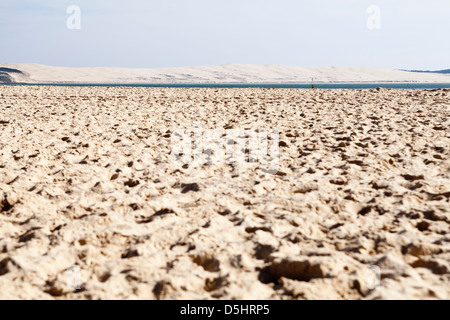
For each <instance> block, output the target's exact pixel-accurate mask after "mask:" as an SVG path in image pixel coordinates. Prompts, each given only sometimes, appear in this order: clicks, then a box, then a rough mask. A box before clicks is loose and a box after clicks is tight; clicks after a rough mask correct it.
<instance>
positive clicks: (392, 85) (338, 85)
mask: <svg viewBox="0 0 450 320" xmlns="http://www.w3.org/2000/svg"><path fill="white" fill-rule="evenodd" d="M0 85H4V86H39V87H45V86H50V87H129V88H216V89H220V88H223V89H233V88H235V89H245V88H262V89H311V88H312V84H311V83H149V84H147V83H135V84H132V83H0ZM314 88H315V89H376V88H384V89H418V90H420V89H430V90H432V89H450V83H417V82H373V83H367V82H334V83H325V82H317V83H314Z"/></svg>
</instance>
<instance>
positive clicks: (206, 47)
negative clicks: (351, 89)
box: [0, 0, 450, 71]
mask: <svg viewBox="0 0 450 320" xmlns="http://www.w3.org/2000/svg"><path fill="white" fill-rule="evenodd" d="M70 6H77V7H79V8H80V10H81V12H80V16H79V17H80V19H79V20H80V29H77V28H75V29H70V28H68V26H67V24H68V19H71V16H72V13H68V12H67V9H68V8H69V7H70ZM373 6H376V8H378V9H379V10H380V11H379V13H380V14H379V19H378V23H379V26H378V27H377V28H374V29H370V28H369V27H368V25H367V24H368V21H369V20H370V19H372V17H373V14H374V11H371V10H370V9H369V8H373ZM368 9H369V11H368ZM448 16H450V3H449V2H446V1H444V0H436V1H433V3H432V4H429V3H423V1H419V0H409V1H407V0H399V1H396V2H395V3H393V2H392V1H389V0H378V1H377V0H370V1H367V0H346V1H336V0H334V1H333V0H321V1H316V2H306V1H293V0H281V1H279V2H277V3H276V5H275V4H273V3H271V2H269V1H266V0H263V1H256V0H246V1H243V2H242V1H237V0H231V1H227V2H226V3H212V2H211V1H206V0H193V1H190V2H189V3H187V2H186V1H181V0H172V1H166V2H164V3H153V2H148V1H143V0H130V1H128V2H127V3H123V2H122V1H118V0H109V1H106V0H97V1H87V0H69V1H68V0H60V1H56V0H47V1H45V0H23V1H20V2H18V1H13V0H2V1H1V3H0V34H1V35H2V51H1V52H0V62H1V63H36V64H43V65H50V66H63V67H123V68H170V67H186V66H212V65H227V64H251V65H283V66H298V67H320V66H324V67H331V66H336V67H341V66H354V67H368V68H386V69H396V70H405V69H406V70H430V71H437V70H445V69H449V68H450V55H449V53H450V43H449V42H448V41H445V39H446V31H448V30H450V20H449V19H448Z"/></svg>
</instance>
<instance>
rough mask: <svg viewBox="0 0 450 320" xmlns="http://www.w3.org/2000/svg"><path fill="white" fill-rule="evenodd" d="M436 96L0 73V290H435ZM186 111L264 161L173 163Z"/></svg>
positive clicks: (445, 138) (418, 295) (441, 292)
mask: <svg viewBox="0 0 450 320" xmlns="http://www.w3.org/2000/svg"><path fill="white" fill-rule="evenodd" d="M449 98H450V91H449V90H431V91H419V90H388V89H375V90H272V89H162V88H161V89H158V88H118V87H117V88H94V87H84V88H80V87H70V88H69V87H20V86H13V87H0V298H1V299H17V298H18V299H286V300H289V299H391V298H400V299H450V233H449V231H450V228H449V223H450V205H449V198H450V130H449V125H450V104H449ZM196 122H197V123H199V122H200V123H201V125H202V128H203V129H204V130H207V129H225V128H228V129H230V128H235V129H236V128H248V129H250V128H257V129H260V130H261V129H267V130H269V129H270V130H271V129H274V128H277V129H279V130H280V132H281V134H280V140H281V142H280V146H281V147H280V169H279V172H278V173H277V174H276V175H273V174H268V173H265V172H264V171H262V170H261V168H258V167H252V168H242V167H240V166H239V165H230V164H227V163H212V164H210V165H207V164H197V165H195V164H192V165H188V166H186V165H180V164H179V163H177V162H176V161H174V159H173V157H171V148H172V145H171V135H172V134H173V132H174V128H190V127H191V126H192V125H193V124H194V123H196ZM378 276H379V277H378ZM378 280H380V281H378Z"/></svg>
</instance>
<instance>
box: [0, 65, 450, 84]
mask: <svg viewBox="0 0 450 320" xmlns="http://www.w3.org/2000/svg"><path fill="white" fill-rule="evenodd" d="M0 67H8V68H15V69H18V70H21V71H22V72H23V74H18V73H11V74H10V77H11V78H13V79H14V80H15V81H16V82H26V83H121V84H127V83H135V84H139V83H310V82H311V81H314V82H316V83H330V82H372V83H374V82H375V83H377V82H434V83H450V75H444V74H428V73H413V72H406V71H397V70H388V69H370V68H356V67H318V68H302V67H287V66H279V65H264V66H260V65H237V64H230V65H222V66H198V67H184V68H163V69H124V68H65V67H50V66H43V65H38V64H2V65H0ZM312 79H313V80H312Z"/></svg>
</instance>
